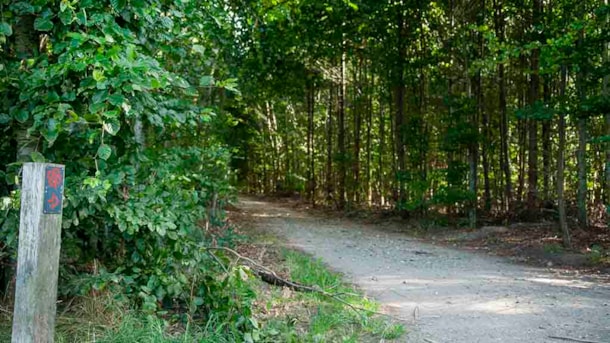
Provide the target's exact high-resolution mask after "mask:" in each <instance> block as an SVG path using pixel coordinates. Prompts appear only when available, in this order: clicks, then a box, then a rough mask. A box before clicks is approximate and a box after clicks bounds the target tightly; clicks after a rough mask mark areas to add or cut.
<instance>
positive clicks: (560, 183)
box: [557, 66, 572, 248]
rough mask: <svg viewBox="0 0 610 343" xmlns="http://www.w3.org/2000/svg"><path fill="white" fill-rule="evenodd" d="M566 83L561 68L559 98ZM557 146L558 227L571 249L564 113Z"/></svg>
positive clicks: (562, 96) (564, 243) (560, 118)
mask: <svg viewBox="0 0 610 343" xmlns="http://www.w3.org/2000/svg"><path fill="white" fill-rule="evenodd" d="M566 83H567V68H566V66H562V70H561V84H560V91H559V92H560V96H561V98H562V99H563V98H564V97H565V90H566ZM558 135H559V145H558V147H557V210H558V212H559V227H560V229H561V234H562V238H563V245H564V246H565V247H566V248H571V246H572V242H571V237H570V230H569V229H568V221H567V218H566V205H565V198H564V189H563V188H564V170H565V148H566V118H565V113H563V112H562V113H560V114H559V123H558Z"/></svg>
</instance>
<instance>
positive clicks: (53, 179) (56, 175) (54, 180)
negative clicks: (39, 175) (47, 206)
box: [47, 168, 63, 201]
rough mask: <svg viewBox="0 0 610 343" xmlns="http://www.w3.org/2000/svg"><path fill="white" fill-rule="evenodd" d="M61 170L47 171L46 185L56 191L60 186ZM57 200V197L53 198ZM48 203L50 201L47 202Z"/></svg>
mask: <svg viewBox="0 0 610 343" xmlns="http://www.w3.org/2000/svg"><path fill="white" fill-rule="evenodd" d="M61 174H62V173H61V168H52V169H49V170H47V184H48V185H49V187H51V188H53V189H57V187H59V185H61V179H62V177H63V175H61ZM55 197H56V198H57V196H55ZM49 201H50V200H49Z"/></svg>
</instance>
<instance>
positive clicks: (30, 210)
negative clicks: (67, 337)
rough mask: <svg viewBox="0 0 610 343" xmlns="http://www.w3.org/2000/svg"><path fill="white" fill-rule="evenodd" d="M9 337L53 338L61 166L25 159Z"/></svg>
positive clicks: (28, 342) (19, 342)
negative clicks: (13, 299)
mask: <svg viewBox="0 0 610 343" xmlns="http://www.w3.org/2000/svg"><path fill="white" fill-rule="evenodd" d="M22 185H23V187H22V189H21V219H20V223H19V248H18V252H17V253H18V255H17V284H16V292H15V310H14V312H13V333H12V343H39V342H40V343H42V342H51V343H52V342H53V336H54V333H55V311H56V302H57V277H58V268H59V248H60V243H61V215H62V202H63V201H62V195H63V185H64V166H63V165H58V164H48V163H25V164H24V166H23V182H22Z"/></svg>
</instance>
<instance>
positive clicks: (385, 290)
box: [238, 198, 610, 343]
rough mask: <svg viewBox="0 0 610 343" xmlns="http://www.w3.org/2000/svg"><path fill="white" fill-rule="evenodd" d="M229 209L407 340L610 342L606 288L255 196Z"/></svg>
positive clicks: (440, 342) (609, 292) (608, 290)
mask: <svg viewBox="0 0 610 343" xmlns="http://www.w3.org/2000/svg"><path fill="white" fill-rule="evenodd" d="M238 207H239V208H240V209H241V210H243V211H244V212H245V213H244V214H245V215H246V216H249V217H250V218H252V224H253V225H254V226H255V227H256V228H257V229H258V230H264V231H266V232H269V233H272V234H275V235H278V236H279V237H283V238H284V239H286V241H287V242H288V244H289V245H290V246H293V247H296V248H298V249H300V250H303V251H305V252H307V253H310V254H312V255H313V256H315V257H318V258H320V259H322V261H324V262H325V263H326V264H327V265H329V266H330V267H331V268H332V269H334V270H336V271H338V272H341V273H344V274H345V275H346V280H347V281H350V282H353V283H354V284H356V285H357V286H358V287H360V288H361V289H362V290H363V291H364V292H365V293H366V294H367V295H368V296H370V297H372V298H375V299H377V300H378V301H379V302H381V303H382V304H383V306H384V309H385V311H386V312H388V313H391V314H393V315H395V316H398V317H400V318H404V319H405V320H406V325H407V328H408V329H409V330H412V331H411V332H410V333H409V334H407V335H405V336H404V337H403V338H402V340H401V341H406V342H428V343H429V342H434V343H445V342H451V343H461V342H464V343H466V342H468V343H473V342H482V343H487V342H504V343H508V342H561V340H557V339H554V338H550V337H549V336H563V337H571V338H578V339H581V340H583V341H595V342H610V285H608V284H604V283H600V282H598V281H595V279H593V278H587V277H586V276H582V277H578V278H574V277H573V276H571V277H566V276H563V277H562V276H561V275H559V274H558V273H553V272H551V271H548V270H546V269H541V268H534V267H526V266H521V265H515V264H511V263H510V262H508V261H505V260H503V259H500V258H495V257H489V256H485V255H479V254H473V253H469V252H464V251H458V250H453V249H448V248H443V247H438V246H434V245H430V244H426V243H423V242H421V241H418V240H417V239H414V238H411V237H409V236H406V235H405V234H402V233H393V232H387V231H381V230H380V229H379V228H376V227H375V226H374V225H366V224H362V223H357V222H355V221H351V220H348V219H343V218H342V219H333V218H330V219H329V218H322V217H317V216H314V215H312V214H309V213H305V212H304V211H300V210H295V209H291V208H286V207H282V206H281V205H279V204H277V203H270V202H264V201H260V200H257V199H255V198H241V199H240V202H239V203H238Z"/></svg>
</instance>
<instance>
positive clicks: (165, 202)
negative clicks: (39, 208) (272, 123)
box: [0, 0, 258, 341]
mask: <svg viewBox="0 0 610 343" xmlns="http://www.w3.org/2000/svg"><path fill="white" fill-rule="evenodd" d="M223 16H224V8H223V6H221V4H220V3H215V2H210V3H206V4H196V3H190V2H183V1H170V2H166V1H156V0H151V1H143V0H135V1H129V2H127V1H124V0H107V1H91V0H85V1H64V0H62V1H48V2H41V1H22V2H13V3H11V4H10V5H7V6H5V7H3V16H2V18H3V19H2V22H1V23H0V44H2V45H1V50H0V70H1V71H2V73H1V74H0V89H1V90H2V92H3V94H5V96H4V97H3V99H2V100H0V132H2V134H1V137H2V138H1V139H0V156H1V157H2V162H1V163H0V197H2V198H0V199H1V202H0V232H1V233H2V235H1V237H0V259H2V263H1V265H2V266H3V267H2V268H5V267H4V266H10V265H12V264H13V263H14V259H15V252H16V238H17V229H18V225H19V223H18V219H19V212H18V211H19V203H18V199H19V190H18V188H19V182H18V180H19V173H20V167H21V164H20V163H21V162H22V161H35V162H42V161H50V162H55V163H63V164H65V165H66V180H65V202H64V209H63V230H62V257H61V258H62V266H64V268H63V269H62V272H61V278H62V283H61V285H60V291H61V293H62V294H63V295H65V296H74V295H86V294H89V293H91V292H100V291H102V292H103V291H105V290H107V289H109V288H111V287H119V289H121V290H122V292H123V293H124V294H125V295H126V296H127V297H128V298H129V299H130V301H131V302H132V303H133V304H135V305H137V306H138V307H139V308H140V309H141V310H143V311H144V312H145V313H151V314H153V313H157V314H162V313H166V312H170V313H173V314H176V315H177V316H178V317H180V316H196V317H202V318H206V320H211V321H214V320H215V321H218V322H221V323H230V325H227V326H226V327H224V329H223V332H224V334H227V335H229V336H232V335H238V336H239V335H243V334H244V333H249V334H250V335H251V334H252V332H254V331H255V330H257V329H258V324H257V323H256V322H255V321H254V320H253V317H252V313H251V304H252V302H253V299H254V297H255V294H254V292H253V290H252V288H251V287H250V284H251V282H250V278H251V273H250V272H249V271H248V270H246V269H243V268H238V267H235V268H232V269H230V270H224V269H223V268H221V266H220V265H219V264H218V260H225V258H224V257H223V256H222V255H221V254H219V253H212V252H211V251H209V250H208V249H207V247H208V246H211V245H213V244H231V243H232V242H231V241H230V239H229V240H227V239H226V238H223V237H216V238H213V237H210V236H209V235H208V234H207V233H206V232H205V231H204V228H202V225H200V224H201V223H209V224H211V225H213V226H219V227H222V226H223V225H225V223H224V221H223V210H222V208H223V207H224V204H226V203H227V201H228V200H229V199H230V197H231V196H232V195H233V188H232V186H231V182H232V181H233V180H232V170H231V167H230V159H231V152H230V150H229V148H227V146H226V145H224V144H223V143H222V140H223V137H221V136H220V135H219V134H217V133H216V132H217V131H216V129H222V130H226V129H227V127H229V126H230V125H231V124H230V123H228V122H225V121H223V120H222V119H223V118H226V117H223V116H218V117H217V114H223V113H224V106H226V105H229V104H230V101H227V100H226V99H225V97H226V96H232V97H234V96H235V95H239V94H240V91H239V89H238V88H237V79H236V78H235V77H234V75H231V74H230V73H229V71H228V70H227V68H226V67H224V66H218V65H216V64H215V62H213V57H214V56H213V55H212V54H211V53H210V51H215V52H214V54H216V57H217V55H218V49H219V48H222V47H223V44H224V41H223V38H222V37H223V35H225V34H226V32H225V27H224V26H223V20H225V19H222V18H223ZM9 36H10V37H14V39H11V40H7V39H6V37H9ZM193 42H197V43H198V44H197V45H196V48H192V49H191V48H190V47H191V46H193ZM201 75H209V77H210V80H213V82H212V81H211V82H207V83H200V82H199V78H200V77H201ZM216 95H219V96H218V97H217V96H216ZM217 118H220V119H217ZM222 130H218V132H223V131H222ZM14 142H16V143H17V146H16V147H15V146H14ZM22 151H25V152H27V153H25V154H22ZM17 161H19V162H17ZM90 266H94V267H90ZM2 289H5V288H4V286H3V287H2ZM178 319H179V318H178ZM127 324H129V323H127ZM132 324H133V323H132ZM130 325H131V324H130ZM138 325H142V327H143V328H144V329H146V328H154V325H157V324H155V323H149V322H142V323H139V324H138ZM136 329H137V328H134V330H133V331H136V332H139V330H136ZM129 330H130V329H129V328H126V329H125V332H126V333H127V331H129ZM152 331H159V330H152ZM131 337H133V336H131ZM150 339H151V340H153V341H156V338H152V337H151V338H150ZM111 341H112V340H111ZM118 341H121V340H120V339H119V340H118ZM124 341H135V340H130V339H129V338H125V340H124ZM159 341H164V340H159Z"/></svg>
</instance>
